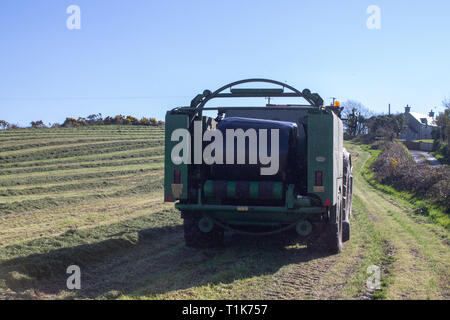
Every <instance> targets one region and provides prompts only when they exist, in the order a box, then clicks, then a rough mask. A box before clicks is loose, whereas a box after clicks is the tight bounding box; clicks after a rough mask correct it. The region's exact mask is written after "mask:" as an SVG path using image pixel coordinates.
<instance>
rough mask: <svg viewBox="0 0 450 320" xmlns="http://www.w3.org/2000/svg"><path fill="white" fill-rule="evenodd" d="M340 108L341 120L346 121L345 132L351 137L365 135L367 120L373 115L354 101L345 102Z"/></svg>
mask: <svg viewBox="0 0 450 320" xmlns="http://www.w3.org/2000/svg"><path fill="white" fill-rule="evenodd" d="M342 106H343V108H344V109H343V110H342V118H343V119H346V121H345V132H346V133H347V134H348V135H350V136H352V137H355V136H357V135H360V134H365V133H367V119H369V118H370V117H371V116H372V115H373V113H372V112H371V111H370V110H369V109H367V108H366V107H365V106H364V105H363V104H362V103H361V102H358V101H355V100H347V101H346V102H344V103H343V104H342Z"/></svg>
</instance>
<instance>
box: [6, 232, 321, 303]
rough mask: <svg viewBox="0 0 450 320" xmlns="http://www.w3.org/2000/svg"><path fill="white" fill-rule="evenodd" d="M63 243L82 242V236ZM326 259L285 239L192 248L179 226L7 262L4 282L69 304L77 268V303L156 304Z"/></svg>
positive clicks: (25, 293) (236, 239)
mask: <svg viewBox="0 0 450 320" xmlns="http://www.w3.org/2000/svg"><path fill="white" fill-rule="evenodd" d="M84 232H85V231H84ZM60 237H62V238H65V239H67V238H76V237H77V231H69V232H67V233H65V234H63V235H62V236H60ZM37 241H43V240H42V239H39V240H33V241H30V243H25V244H22V245H21V246H25V247H26V246H31V247H33V246H36V245H38V244H39V243H38V242H37ZM54 246H55V245H53V247H54ZM322 256H324V254H322V253H311V252H309V251H308V250H307V249H306V247H305V246H300V245H298V244H297V240H295V239H293V238H292V237H289V236H287V235H286V234H280V235H276V236H270V237H252V236H242V235H237V234H227V235H226V238H225V242H224V245H223V246H222V247H220V248H215V249H192V248H187V247H186V246H185V244H184V239H183V228H182V226H181V225H175V226H163V227H158V228H148V229H143V230H139V231H137V232H119V233H115V234H113V235H110V236H109V238H108V239H104V240H101V241H99V242H94V243H89V244H81V245H75V246H71V247H65V248H60V249H56V248H52V249H50V250H49V251H48V252H45V253H40V254H30V255H28V256H25V257H19V258H13V259H9V260H3V261H1V262H0V280H1V279H4V283H5V284H6V286H7V287H8V288H10V289H12V290H14V292H16V293H17V296H16V298H25V299H35V298H40V297H41V296H42V295H45V296H46V297H49V296H50V297H54V298H60V297H61V298H64V297H67V292H68V291H70V290H67V288H66V280H67V277H68V276H69V275H68V274H66V269H67V267H68V266H70V265H74V264H75V265H78V266H80V268H81V286H82V289H81V290H74V291H71V292H70V294H69V296H70V297H75V298H99V297H100V298H116V297H118V296H119V295H121V294H125V295H129V296H131V297H133V296H136V297H137V296H141V295H145V296H154V295H157V294H165V293H167V292H171V291H177V290H184V289H190V288H195V287H199V286H203V285H207V284H219V283H221V284H229V283H232V282H233V281H235V280H239V279H247V278H251V277H255V276H261V275H267V274H273V273H275V272H277V271H278V270H279V269H280V268H281V267H283V266H285V265H288V264H298V263H303V262H307V261H310V260H312V259H317V258H319V257H322Z"/></svg>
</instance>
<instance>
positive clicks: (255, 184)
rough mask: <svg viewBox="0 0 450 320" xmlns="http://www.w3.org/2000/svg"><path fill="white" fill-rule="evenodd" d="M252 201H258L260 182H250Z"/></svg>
mask: <svg viewBox="0 0 450 320" xmlns="http://www.w3.org/2000/svg"><path fill="white" fill-rule="evenodd" d="M249 194H250V199H258V182H255V181H253V182H250V192H249Z"/></svg>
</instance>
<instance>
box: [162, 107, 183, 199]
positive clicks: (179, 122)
mask: <svg viewBox="0 0 450 320" xmlns="http://www.w3.org/2000/svg"><path fill="white" fill-rule="evenodd" d="M165 129H166V131H165V153H164V159H165V160H164V201H175V200H177V199H187V198H188V164H185V163H182V164H178V165H176V164H174V163H173V162H172V159H171V153H172V149H173V147H174V146H175V145H177V144H178V143H179V141H171V137H172V133H173V131H175V130H176V129H189V116H188V115H185V114H171V113H170V112H167V113H166V125H165ZM176 170H179V171H180V174H179V176H180V183H174V175H175V171H176Z"/></svg>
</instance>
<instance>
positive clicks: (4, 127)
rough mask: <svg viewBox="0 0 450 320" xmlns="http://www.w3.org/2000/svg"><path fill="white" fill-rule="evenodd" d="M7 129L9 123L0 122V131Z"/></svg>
mask: <svg viewBox="0 0 450 320" xmlns="http://www.w3.org/2000/svg"><path fill="white" fill-rule="evenodd" d="M8 127H9V123H8V122H6V121H5V120H0V128H2V129H6V128H8Z"/></svg>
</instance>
